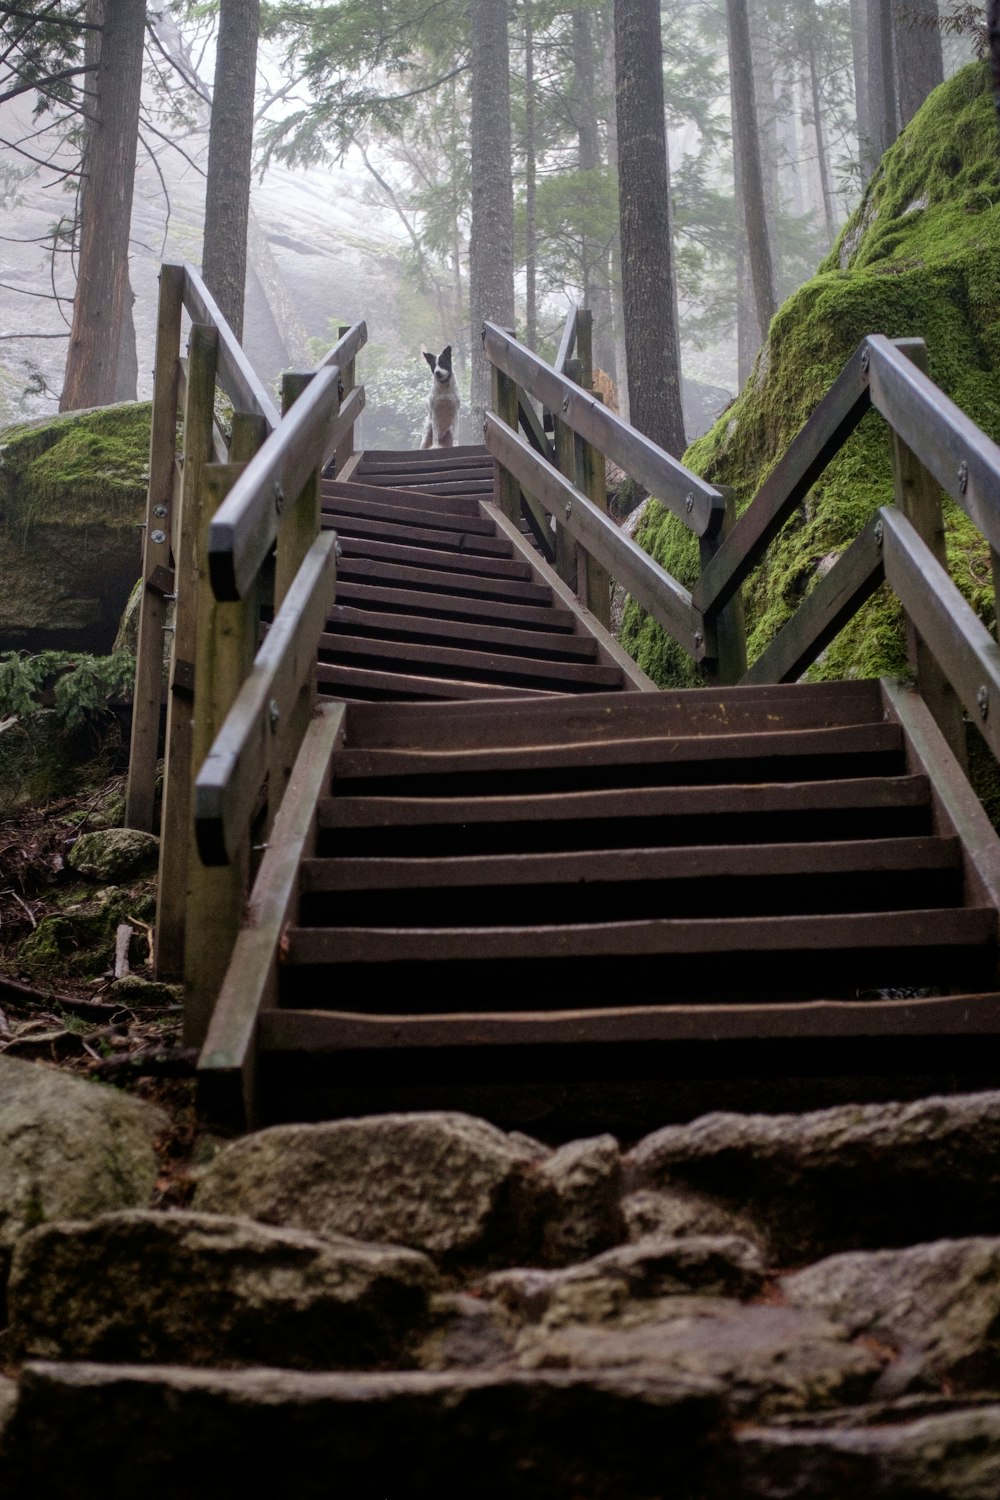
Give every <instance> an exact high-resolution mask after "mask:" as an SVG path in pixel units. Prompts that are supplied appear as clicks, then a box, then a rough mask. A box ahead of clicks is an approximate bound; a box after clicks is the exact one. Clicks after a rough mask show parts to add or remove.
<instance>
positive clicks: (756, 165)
mask: <svg viewBox="0 0 1000 1500" xmlns="http://www.w3.org/2000/svg"><path fill="white" fill-rule="evenodd" d="M726 11H727V14H728V18H729V76H730V79H731V86H732V99H733V117H734V118H733V126H734V133H735V137H736V141H737V144H738V150H739V153H740V162H741V165H742V178H743V184H742V185H743V193H742V209H743V222H744V224H745V226H746V237H747V254H748V257H749V261H750V281H751V284H752V286H753V296H754V304H755V306H756V309H757V323H758V325H759V327H760V331H761V339H763V338H764V337H765V336H766V334H767V330H768V328H769V326H770V323H771V319H772V318H773V317H774V314H775V311H776V310H777V303H776V299H775V292H774V268H773V263H772V260H771V243H770V236H769V234H768V229H767V217H768V215H767V204H766V201H765V198H764V180H763V173H762V170H761V160H760V138H759V135H758V131H757V108H756V103H755V99H754V83H753V67H752V64H751V61H750V59H751V51H750V18H749V15H748V11H747V0H726Z"/></svg>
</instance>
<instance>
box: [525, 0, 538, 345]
mask: <svg viewBox="0 0 1000 1500" xmlns="http://www.w3.org/2000/svg"><path fill="white" fill-rule="evenodd" d="M537 187H538V175H537V169H536V162H535V29H534V16H533V14H532V0H524V273H525V294H524V302H525V308H524V316H525V324H526V329H525V341H526V343H527V345H528V348H529V349H537V348H538V293H537V281H538V220H537V211H536V197H537Z"/></svg>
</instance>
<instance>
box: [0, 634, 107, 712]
mask: <svg viewBox="0 0 1000 1500" xmlns="http://www.w3.org/2000/svg"><path fill="white" fill-rule="evenodd" d="M134 674H135V657H134V656H133V655H132V653H131V652H130V651H114V652H112V654H111V655H110V656H91V655H90V653H89V652H68V651H40V652H38V654H37V655H35V656H31V655H29V653H28V652H26V651H8V652H5V653H4V654H2V655H0V718H3V717H7V716H10V715H14V716H16V717H17V718H19V719H21V720H22V721H23V720H30V719H31V718H33V717H34V716H35V715H36V714H38V713H41V711H42V710H43V709H44V708H48V707H51V709H52V710H53V712H54V714H55V716H56V720H57V722H58V723H59V725H60V726H61V727H62V728H64V729H68V730H69V729H77V728H79V727H80V725H81V724H83V723H85V722H86V720H87V719H90V718H99V717H100V716H101V715H102V714H105V713H107V712H108V708H109V700H110V699H112V698H119V697H129V696H130V695H131V691H132V679H133V677H134Z"/></svg>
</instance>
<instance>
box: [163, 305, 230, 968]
mask: <svg viewBox="0 0 1000 1500" xmlns="http://www.w3.org/2000/svg"><path fill="white" fill-rule="evenodd" d="M217 348H218V335H217V333H216V331H215V329H214V328H212V327H209V326H208V325H206V324H202V323H195V324H194V325H193V326H192V328H191V338H190V345H189V356H188V379H187V391H186V398H185V403H184V469H183V473H182V478H181V494H180V499H179V502H178V504H179V517H180V520H179V528H178V545H177V552H176V556H175V565H176V575H175V576H176V580H177V582H176V588H177V603H176V606H175V610H174V634H173V649H172V651H171V656H170V693H169V697H168V700H167V731H166V755H165V765H164V771H163V816H162V820H161V834H160V860H159V879H158V884H157V906H156V972H157V978H160V979H168V978H169V979H179V978H181V977H182V976H183V972H184V918H185V913H186V908H187V872H188V861H189V859H193V858H194V857H195V854H194V841H193V836H192V827H191V785H192V781H193V774H194V767H193V765H192V761H191V745H192V719H191V684H190V682H189V678H190V677H192V676H193V667H194V659H195V653H196V650H197V610H198V561H197V539H198V524H199V520H200V511H199V505H200V497H201V487H202V474H203V470H204V466H205V464H206V463H208V461H209V459H210V458H211V453H212V423H213V417H214V411H213V408H214V400H215V357H216V350H217Z"/></svg>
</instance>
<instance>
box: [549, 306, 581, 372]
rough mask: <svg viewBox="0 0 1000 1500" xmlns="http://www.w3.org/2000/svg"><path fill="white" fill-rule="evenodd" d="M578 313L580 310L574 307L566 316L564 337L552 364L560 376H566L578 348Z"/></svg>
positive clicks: (560, 341)
mask: <svg viewBox="0 0 1000 1500" xmlns="http://www.w3.org/2000/svg"><path fill="white" fill-rule="evenodd" d="M578 311H579V309H578V308H577V307H575V306H574V307H571V308H570V310H569V312H568V313H567V314H566V322H565V323H564V324H563V331H562V337H561V338H560V340H559V348H558V350H557V351H556V357H555V359H554V360H553V362H552V368H553V369H554V370H556V371H557V372H558V374H560V375H565V373H566V366H567V365H568V364H569V362H570V360H571V359H572V358H573V351H574V350H575V348H576V319H577V313H578Z"/></svg>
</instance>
